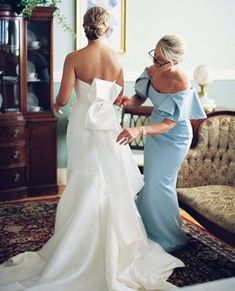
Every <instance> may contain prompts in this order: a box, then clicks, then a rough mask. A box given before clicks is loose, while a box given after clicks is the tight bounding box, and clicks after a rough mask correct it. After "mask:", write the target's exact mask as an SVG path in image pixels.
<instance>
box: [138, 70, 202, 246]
mask: <svg viewBox="0 0 235 291" xmlns="http://www.w3.org/2000/svg"><path fill="white" fill-rule="evenodd" d="M151 82H152V80H151V78H150V77H149V75H148V73H147V69H145V70H144V72H143V73H142V74H141V75H140V77H139V78H138V79H137V81H136V84H135V90H136V93H137V94H138V95H139V96H141V97H144V98H146V97H147V98H149V99H150V100H151V101H152V103H153V106H154V108H153V112H152V115H151V117H150V123H151V124H158V123H161V122H162V121H163V119H164V118H167V119H170V120H173V121H176V122H177V123H176V125H175V127H173V128H172V129H171V130H170V131H169V132H166V133H163V134H159V135H154V136H148V137H147V138H146V142H145V147H144V181H145V185H144V187H143V189H142V190H141V193H140V195H139V196H138V200H137V206H138V210H139V212H140V214H141V217H142V219H143V222H144V225H145V228H146V231H147V234H148V237H149V238H150V239H152V240H154V241H156V242H158V243H159V244H160V245H161V246H162V247H163V248H164V249H165V250H166V251H174V250H176V249H179V248H182V247H183V246H184V245H185V244H186V243H187V237H186V235H185V233H184V232H183V230H182V229H181V218H180V213H179V204H178V199H177V193H176V181H177V174H178V171H179V169H180V166H181V164H182V162H183V160H184V159H185V157H186V154H187V152H188V150H189V148H190V144H191V141H192V127H191V124H190V119H203V118H206V115H205V112H204V110H203V108H202V106H201V104H200V100H199V97H198V95H197V94H196V92H195V90H194V88H189V89H187V90H183V91H181V92H178V93H175V94H165V93H160V92H158V91H156V90H155V88H154V87H153V86H152V83H151Z"/></svg>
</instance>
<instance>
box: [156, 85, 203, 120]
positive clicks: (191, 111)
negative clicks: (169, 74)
mask: <svg viewBox="0 0 235 291" xmlns="http://www.w3.org/2000/svg"><path fill="white" fill-rule="evenodd" d="M157 112H158V113H159V114H160V115H161V116H162V117H164V118H168V119H171V120H173V121H181V120H187V119H204V118H206V114H205V112H204V110H203V108H202V106H201V103H200V100H199V97H198V95H197V93H196V92H195V90H194V89H191V90H186V91H183V92H179V93H176V94H169V95H168V96H166V98H165V99H163V101H162V103H161V104H160V105H159V106H158V108H157Z"/></svg>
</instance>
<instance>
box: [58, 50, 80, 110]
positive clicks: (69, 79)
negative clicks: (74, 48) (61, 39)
mask: <svg viewBox="0 0 235 291" xmlns="http://www.w3.org/2000/svg"><path fill="white" fill-rule="evenodd" d="M74 82H75V71H74V62H73V53H70V54H68V55H67V56H66V58H65V61H64V68H63V76H62V80H61V84H60V90H59V93H58V95H57V97H56V102H55V105H54V108H55V110H56V111H57V112H59V113H62V112H61V111H60V108H61V107H63V106H65V105H66V104H67V103H68V101H69V99H70V96H71V93H72V89H73V86H74Z"/></svg>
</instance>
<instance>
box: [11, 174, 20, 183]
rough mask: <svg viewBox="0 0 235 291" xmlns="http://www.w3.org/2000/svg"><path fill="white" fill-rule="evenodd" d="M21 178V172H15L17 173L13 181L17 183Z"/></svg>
mask: <svg viewBox="0 0 235 291" xmlns="http://www.w3.org/2000/svg"><path fill="white" fill-rule="evenodd" d="M20 179H21V175H20V174H19V173H15V175H14V176H13V181H14V182H15V183H16V182H19V181H20Z"/></svg>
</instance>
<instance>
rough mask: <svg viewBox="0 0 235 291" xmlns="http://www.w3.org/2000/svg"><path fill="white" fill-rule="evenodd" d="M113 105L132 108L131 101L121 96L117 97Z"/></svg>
mask: <svg viewBox="0 0 235 291" xmlns="http://www.w3.org/2000/svg"><path fill="white" fill-rule="evenodd" d="M114 104H115V105H117V106H132V105H133V100H132V99H131V98H129V97H128V96H125V95H121V96H118V98H117V99H116V101H115V103H114Z"/></svg>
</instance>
